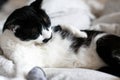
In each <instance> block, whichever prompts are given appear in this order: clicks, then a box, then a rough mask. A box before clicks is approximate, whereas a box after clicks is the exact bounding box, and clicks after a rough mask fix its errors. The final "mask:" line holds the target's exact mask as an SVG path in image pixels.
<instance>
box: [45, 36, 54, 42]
mask: <svg viewBox="0 0 120 80" xmlns="http://www.w3.org/2000/svg"><path fill="white" fill-rule="evenodd" d="M51 38H52V35H51V37H50V38H46V39H44V40H43V42H44V43H47V42H48V41H49V40H50V39H51Z"/></svg>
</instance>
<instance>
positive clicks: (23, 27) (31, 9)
mask: <svg viewBox="0 0 120 80" xmlns="http://www.w3.org/2000/svg"><path fill="white" fill-rule="evenodd" d="M40 2H41V1H40V0H36V1H35V2H33V3H32V4H31V5H30V6H25V7H23V8H20V9H17V10H15V11H14V12H13V13H12V14H11V15H10V16H9V17H8V19H7V21H6V22H5V25H4V28H3V32H4V31H5V30H11V31H12V32H13V33H14V35H15V36H16V37H17V38H19V39H20V40H22V41H30V40H34V41H36V42H37V43H43V42H47V41H48V40H49V39H50V38H51V36H52V31H51V27H50V26H51V22H50V20H49V17H48V15H47V14H46V13H45V11H44V10H42V9H40ZM36 3H37V4H36ZM38 3H39V5H38Z"/></svg>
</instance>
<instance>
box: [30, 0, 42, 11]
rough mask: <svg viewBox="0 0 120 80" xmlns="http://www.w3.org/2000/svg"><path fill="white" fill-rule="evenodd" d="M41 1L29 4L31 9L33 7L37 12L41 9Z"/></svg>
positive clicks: (36, 0) (37, 0)
mask: <svg viewBox="0 0 120 80" xmlns="http://www.w3.org/2000/svg"><path fill="white" fill-rule="evenodd" d="M42 1H43V0H35V1H34V2H33V3H31V5H30V6H31V7H33V8H34V9H35V10H39V9H40V8H41V5H42Z"/></svg>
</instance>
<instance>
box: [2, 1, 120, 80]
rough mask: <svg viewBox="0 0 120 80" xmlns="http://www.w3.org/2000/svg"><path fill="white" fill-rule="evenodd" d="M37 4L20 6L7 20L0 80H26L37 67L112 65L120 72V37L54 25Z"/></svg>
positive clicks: (97, 67) (93, 67)
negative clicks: (29, 73) (52, 25)
mask: <svg viewBox="0 0 120 80" xmlns="http://www.w3.org/2000/svg"><path fill="white" fill-rule="evenodd" d="M38 3H39V4H41V1H40V0H36V1H35V2H33V3H32V4H31V5H30V6H25V7H23V8H20V9H17V10H16V11H14V12H13V13H12V14H11V15H10V16H9V17H8V19H7V21H6V22H5V25H4V28H3V34H2V35H1V37H0V47H1V49H2V50H3V54H1V56H0V57H1V59H2V60H1V62H0V63H1V64H0V66H2V67H0V69H1V70H2V73H1V75H4V76H6V77H2V76H0V80H10V79H11V80H26V75H27V74H28V72H29V71H30V70H31V69H32V68H33V67H35V66H38V67H68V68H75V67H76V68H79V67H81V68H89V69H100V68H101V67H104V66H110V69H111V68H112V69H113V70H115V69H116V70H118V72H119V66H120V64H119V62H120V56H119V54H120V37H118V36H115V35H110V34H107V33H103V32H99V31H90V30H83V31H79V30H77V29H76V28H73V27H67V26H55V27H51V22H50V19H49V17H48V16H47V14H46V13H45V11H44V10H42V9H40V8H39V7H40V5H38ZM36 4H37V5H36ZM109 60H110V61H109ZM104 69H105V68H103V69H100V70H101V71H104ZM106 72H107V71H106ZM115 72H116V71H115ZM111 74H114V72H113V73H111ZM118 76H119V74H118ZM8 78H10V79H8Z"/></svg>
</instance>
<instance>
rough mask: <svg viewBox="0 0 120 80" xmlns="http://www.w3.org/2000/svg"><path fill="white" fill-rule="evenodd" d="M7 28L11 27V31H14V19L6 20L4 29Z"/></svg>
mask: <svg viewBox="0 0 120 80" xmlns="http://www.w3.org/2000/svg"><path fill="white" fill-rule="evenodd" d="M6 29H9V30H11V31H14V29H15V25H14V20H11V21H9V22H5V24H4V27H3V30H2V31H3V32H4V31H5V30H6Z"/></svg>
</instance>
